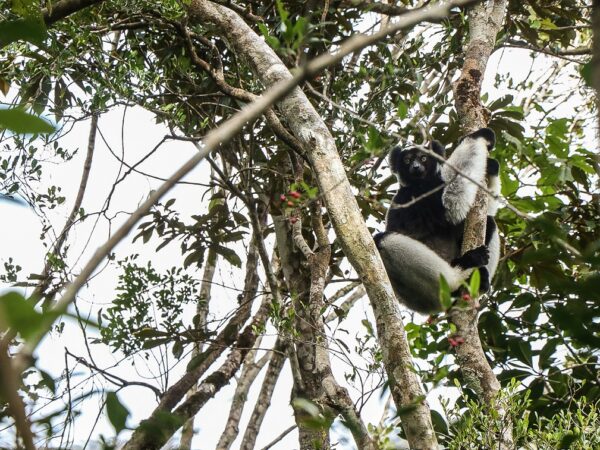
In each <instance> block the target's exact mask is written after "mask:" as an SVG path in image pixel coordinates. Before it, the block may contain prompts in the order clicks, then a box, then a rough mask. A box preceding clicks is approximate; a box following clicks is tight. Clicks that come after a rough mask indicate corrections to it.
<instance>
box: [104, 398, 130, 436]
mask: <svg viewBox="0 0 600 450" xmlns="http://www.w3.org/2000/svg"><path fill="white" fill-rule="evenodd" d="M106 413H107V415H108V420H110V423H111V424H112V426H113V427H115V431H116V432H117V434H119V433H120V432H121V431H122V430H124V429H125V428H126V427H127V425H126V422H127V418H128V417H129V410H128V409H127V408H125V406H123V404H122V403H121V401H120V400H119V397H117V394H116V393H115V392H107V393H106Z"/></svg>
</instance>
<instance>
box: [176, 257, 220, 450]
mask: <svg viewBox="0 0 600 450" xmlns="http://www.w3.org/2000/svg"><path fill="white" fill-rule="evenodd" d="M216 262H217V253H216V252H215V251H214V250H213V249H212V248H211V249H209V250H208V255H207V257H206V264H205V266H204V272H203V273H202V284H201V285H200V293H199V296H198V302H197V303H196V324H197V326H196V330H198V331H201V332H206V319H207V317H208V305H209V303H210V292H211V288H212V281H213V278H214V275H215V269H216V267H217V265H216ZM202 347H203V346H202V343H200V342H197V343H195V344H194V349H193V351H192V359H194V358H197V357H198V355H200V352H201V351H202ZM196 390H197V386H196V385H194V386H192V388H191V389H190V391H189V392H188V396H190V395H193V394H194V392H196ZM193 438H194V418H193V417H192V418H190V420H188V421H187V422H186V423H185V424H184V425H183V428H182V430H181V441H180V442H179V449H180V450H189V449H191V448H192V439H193Z"/></svg>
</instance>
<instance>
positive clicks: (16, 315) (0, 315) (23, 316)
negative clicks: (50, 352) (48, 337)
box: [0, 292, 43, 339]
mask: <svg viewBox="0 0 600 450" xmlns="http://www.w3.org/2000/svg"><path fill="white" fill-rule="evenodd" d="M0 320H1V321H0V326H1V327H8V328H12V329H14V330H15V331H17V332H18V333H20V334H21V336H22V337H23V338H24V339H28V338H29V337H30V336H32V335H33V334H34V333H35V332H36V331H37V330H38V329H39V327H40V326H41V325H42V320H43V316H42V314H40V313H38V312H37V311H36V310H35V309H34V308H33V305H32V304H31V303H29V302H28V301H27V300H26V299H25V298H24V297H23V296H22V295H21V294H19V293H17V292H9V293H8V294H4V295H3V296H1V297H0ZM3 322H4V323H3Z"/></svg>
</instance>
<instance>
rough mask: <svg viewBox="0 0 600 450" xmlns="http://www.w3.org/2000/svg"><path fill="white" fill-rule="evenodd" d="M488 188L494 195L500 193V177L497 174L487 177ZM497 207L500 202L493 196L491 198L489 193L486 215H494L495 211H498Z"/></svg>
mask: <svg viewBox="0 0 600 450" xmlns="http://www.w3.org/2000/svg"><path fill="white" fill-rule="evenodd" d="M488 189H489V190H490V191H491V192H492V193H493V194H494V195H500V189H501V183H500V177H499V176H497V175H495V176H493V177H489V180H488ZM498 208H500V202H499V201H498V200H496V199H495V198H493V197H492V196H491V195H488V212H487V215H488V216H494V217H495V216H496V213H497V212H498Z"/></svg>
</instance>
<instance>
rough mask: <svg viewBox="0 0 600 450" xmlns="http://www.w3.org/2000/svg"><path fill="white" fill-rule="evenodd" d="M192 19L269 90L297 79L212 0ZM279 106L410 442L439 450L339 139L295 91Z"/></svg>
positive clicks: (201, 3)
mask: <svg viewBox="0 0 600 450" xmlns="http://www.w3.org/2000/svg"><path fill="white" fill-rule="evenodd" d="M189 11H190V18H191V21H192V22H194V21H196V22H199V23H203V24H206V23H211V24H212V25H214V26H215V27H214V29H215V30H218V32H219V33H220V34H221V35H222V36H223V37H224V38H225V39H226V40H227V42H228V43H229V44H230V45H231V46H232V47H233V50H234V51H235V52H236V53H237V54H238V55H239V56H240V57H244V58H245V59H246V60H247V62H248V63H249V64H250V65H251V67H252V68H253V71H254V73H255V74H256V75H257V77H258V78H259V80H260V81H261V82H262V83H263V85H265V86H266V87H267V88H268V87H270V86H273V85H274V84H275V83H277V82H280V81H282V80H286V79H291V78H292V75H291V74H290V72H289V70H288V69H287V68H286V67H285V65H284V64H283V63H282V62H281V60H280V59H279V57H278V56H277V55H276V54H275V53H274V52H273V50H272V49H271V48H270V47H269V46H268V45H267V44H266V43H265V42H264V40H263V39H262V38H261V37H260V36H258V35H257V34H256V33H254V31H253V30H252V29H251V28H250V27H249V26H248V25H247V24H246V23H245V22H244V21H243V20H242V19H241V18H240V17H239V16H238V15H237V14H235V13H234V12H233V11H231V10H229V9H227V8H225V7H222V6H220V5H215V4H213V3H211V2H209V1H206V0H193V1H192V2H191V4H190V7H189ZM278 106H279V110H280V112H281V114H282V115H283V117H284V119H285V120H286V122H287V123H288V125H289V127H290V129H291V131H292V133H293V134H294V136H295V137H296V138H297V139H298V140H299V141H300V143H301V144H302V146H303V148H304V150H305V152H306V154H307V156H308V157H309V159H310V162H311V164H312V167H313V170H314V173H315V176H316V178H317V182H318V185H319V189H320V193H321V195H322V197H323V199H324V200H325V204H326V207H327V211H328V213H329V217H330V219H331V222H332V224H333V226H334V228H335V231H336V234H337V236H338V237H339V239H340V243H341V245H342V249H343V251H344V253H345V255H346V256H347V257H348V259H349V261H350V263H351V264H352V265H353V267H354V269H355V270H356V271H357V273H358V274H359V276H360V278H361V280H362V282H363V284H364V286H365V289H366V291H367V294H368V295H369V299H370V301H371V304H372V306H373V310H374V313H375V317H376V322H377V331H378V337H379V342H380V345H381V348H382V351H383V358H384V364H385V366H386V370H387V373H388V377H389V382H390V388H391V390H392V393H393V396H394V400H395V402H396V405H397V407H398V410H399V411H402V412H401V418H402V425H403V428H404V430H405V432H406V435H407V438H408V441H409V443H410V444H411V445H412V446H413V447H414V448H420V449H429V448H437V441H436V438H435V434H434V432H433V427H432V424H431V416H430V411H429V407H428V405H427V403H426V402H425V401H424V395H423V391H422V390H421V387H420V385H419V380H418V378H417V376H416V374H415V372H414V370H413V367H412V361H411V355H410V351H409V347H408V343H407V340H406V335H405V332H404V327H403V324H402V320H401V316H400V310H399V306H398V302H397V300H396V297H395V295H394V292H393V290H392V288H391V286H390V283H389V280H388V279H387V275H386V272H385V269H384V268H383V264H382V262H381V259H380V258H379V254H378V252H377V249H376V247H375V244H374V242H373V240H372V237H371V235H370V234H369V231H368V229H367V227H366V225H365V223H364V221H363V219H362V215H361V214H360V210H359V208H358V205H357V203H356V200H355V198H354V195H353V193H352V190H351V188H350V184H349V183H348V180H347V178H346V174H345V170H344V166H343V164H342V162H341V160H340V158H339V155H338V152H337V149H336V146H335V142H334V139H333V137H332V136H331V134H330V133H329V130H328V129H327V127H326V125H325V123H324V122H323V120H322V119H321V117H320V116H319V114H318V113H317V112H316V110H315V109H314V108H313V106H312V105H311V104H310V102H309V101H308V99H307V98H306V96H305V95H304V93H303V92H302V91H301V90H300V89H298V88H296V89H294V90H293V91H291V92H290V94H288V96H287V97H286V98H284V99H283V100H281V101H280V103H279V105H278Z"/></svg>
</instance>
